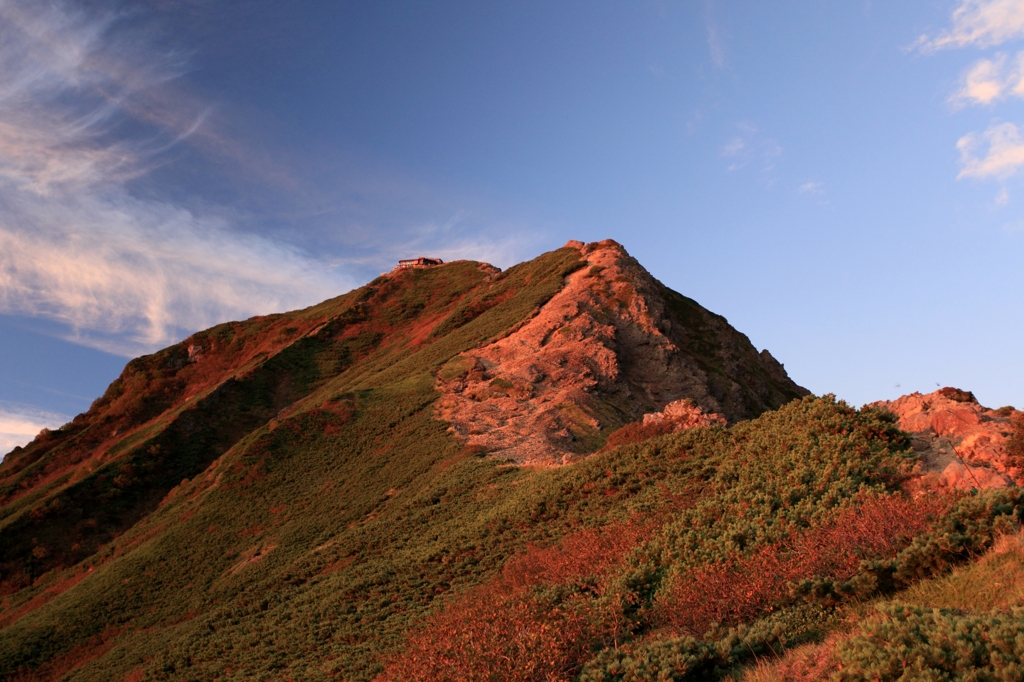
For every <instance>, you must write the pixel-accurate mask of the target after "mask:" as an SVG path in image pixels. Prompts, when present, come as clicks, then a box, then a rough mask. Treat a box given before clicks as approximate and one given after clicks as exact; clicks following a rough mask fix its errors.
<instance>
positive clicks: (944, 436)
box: [870, 387, 1015, 490]
mask: <svg viewBox="0 0 1024 682" xmlns="http://www.w3.org/2000/svg"><path fill="white" fill-rule="evenodd" d="M870 407H881V408H884V409H887V410H889V411H890V412H893V413H894V414H896V415H897V416H898V417H899V418H900V428H902V429H903V430H904V431H909V432H910V433H911V434H913V441H912V444H913V448H914V451H915V452H916V453H917V454H918V455H919V456H920V458H921V461H920V462H919V463H918V464H917V466H916V472H917V473H918V474H920V475H921V481H920V484H921V485H923V486H926V487H940V488H956V489H962V490H970V489H973V488H978V489H984V488H1004V487H1006V486H1010V485H1014V479H1013V476H1014V473H1015V472H1014V471H1013V467H1012V464H1011V463H1010V462H1009V461H1008V459H1007V454H1006V440H1007V439H1008V438H1009V437H1010V435H1011V434H1012V432H1013V426H1012V424H1011V415H1010V414H1009V413H1007V412H1006V411H1002V410H1000V411H997V410H990V409H988V408H986V407H982V406H981V405H979V404H978V401H977V400H976V399H975V398H974V394H972V393H970V392H969V391H962V390H960V389H956V388H948V387H947V388H943V389H940V390H938V391H935V392H934V393H929V394H927V395H921V394H920V393H911V394H910V395H905V396H903V397H901V398H897V399H896V400H893V401H880V402H877V403H872V404H871V405H870Z"/></svg>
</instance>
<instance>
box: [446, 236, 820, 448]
mask: <svg viewBox="0 0 1024 682" xmlns="http://www.w3.org/2000/svg"><path fill="white" fill-rule="evenodd" d="M567 246H568V247H570V248H573V249H576V250H577V251H578V252H579V254H580V258H581V259H582V260H583V263H584V265H583V267H582V268H580V269H579V270H577V271H576V272H574V273H573V274H571V275H570V276H569V277H568V278H567V280H566V283H565V286H563V287H562V289H561V291H559V292H558V293H557V294H556V295H555V296H554V297H552V299H551V300H550V301H548V302H547V303H546V304H545V305H544V306H543V307H542V308H541V309H540V310H539V311H538V312H537V314H536V315H535V316H533V317H532V318H531V319H530V320H528V321H525V322H524V324H523V325H522V326H520V327H519V328H518V329H516V330H515V331H514V332H512V333H511V334H509V335H508V336H506V337H504V338H502V339H500V340H498V341H496V342H494V343H491V344H488V345H485V346H482V347H480V348H475V349H473V350H470V351H466V352H465V353H462V354H460V355H459V356H457V357H455V358H453V359H452V360H451V361H450V362H449V363H448V364H447V365H446V366H445V367H444V368H443V369H442V370H441V372H439V375H438V389H439V390H440V391H441V393H442V398H441V400H440V401H439V402H438V415H439V416H440V417H441V418H442V419H444V420H446V421H449V422H451V424H452V428H453V429H454V430H455V431H456V432H457V433H458V434H459V435H460V436H462V437H463V438H465V439H466V440H467V441H468V442H469V443H470V444H471V445H474V446H478V447H480V448H483V449H485V450H487V451H488V452H491V453H493V454H496V455H499V456H502V457H508V458H511V459H513V460H515V461H516V462H519V463H530V464H555V463H564V462H567V461H571V460H572V459H574V458H578V457H579V456H580V455H582V454H585V453H587V452H593V451H594V450H595V449H597V447H599V446H600V444H601V443H602V442H603V440H604V438H605V437H606V436H607V434H608V432H609V431H610V430H614V429H615V428H618V427H619V426H622V425H623V424H625V423H628V422H632V421H635V420H637V419H640V418H641V417H642V415H643V414H644V413H651V412H656V411H658V410H661V409H662V408H664V407H665V405H667V404H668V403H671V402H674V401H678V400H681V399H684V398H688V399H691V400H692V401H694V403H696V404H697V405H698V406H699V407H700V408H702V409H703V410H704V411H705V412H709V413H721V414H724V415H725V416H726V418H727V419H728V420H729V421H730V422H735V421H739V420H742V419H748V418H751V417H755V416H757V415H759V414H761V413H762V412H764V411H765V410H768V409H773V408H776V407H779V406H780V405H782V404H783V403H785V402H788V401H789V400H792V399H793V398H796V397H799V396H802V395H807V391H806V390H805V389H803V388H801V387H799V386H797V385H796V384H795V383H793V381H792V380H791V379H790V378H789V377H788V376H787V375H786V373H785V370H784V369H783V367H782V365H780V364H779V363H778V362H776V361H775V359H774V358H773V357H772V356H771V355H770V354H769V353H768V352H767V351H764V352H762V353H758V352H757V351H756V349H755V348H754V347H753V346H752V345H751V343H750V341H749V340H748V339H747V337H745V336H744V335H742V334H740V333H739V332H737V331H736V330H735V329H733V328H732V327H731V326H729V324H728V322H726V320H725V319H724V318H722V317H720V316H718V315H715V314H713V313H711V312H709V311H707V310H705V309H704V308H702V307H700V306H699V305H698V304H697V303H696V302H694V301H691V300H690V299H687V298H685V297H683V296H681V295H679V294H677V293H676V292H674V291H671V290H669V289H667V288H666V287H665V286H663V285H662V284H661V283H660V282H658V281H657V280H655V279H654V278H653V277H652V276H651V275H650V273H648V272H647V271H646V270H645V269H644V268H643V267H642V266H641V265H640V264H639V263H638V262H637V261H636V260H635V259H633V258H631V257H630V256H629V254H627V253H626V251H625V249H623V248H622V246H620V245H619V244H617V243H615V242H613V241H611V240H607V241H603V242H598V243H594V244H588V245H584V244H582V243H579V242H570V243H569V244H568V245H567Z"/></svg>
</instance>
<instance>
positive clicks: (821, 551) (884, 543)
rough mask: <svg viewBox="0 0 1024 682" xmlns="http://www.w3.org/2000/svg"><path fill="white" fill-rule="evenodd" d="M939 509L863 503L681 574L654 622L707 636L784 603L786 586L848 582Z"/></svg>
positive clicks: (894, 501)
mask: <svg viewBox="0 0 1024 682" xmlns="http://www.w3.org/2000/svg"><path fill="white" fill-rule="evenodd" d="M945 504H946V502H945V501H944V500H941V499H939V498H932V499H930V500H924V499H921V500H909V499H907V498H904V497H902V496H898V495H894V496H890V497H875V498H868V499H866V500H864V501H863V502H862V503H861V504H859V505H857V506H855V507H852V508H850V509H847V510H846V511H844V512H843V513H842V514H840V515H839V517H838V518H836V519H835V520H834V521H832V522H831V523H827V524H824V525H821V526H818V527H817V528H813V529H811V530H809V531H807V532H805V533H803V534H801V535H799V536H797V537H795V538H793V539H792V540H790V541H789V542H785V543H780V544H774V545H769V546H767V547H764V548H763V549H761V550H760V551H758V552H756V553H755V554H753V555H751V556H747V557H740V558H737V559H735V560H734V561H731V562H726V563H718V564H712V565H709V566H705V567H703V568H700V569H697V570H695V571H692V572H690V573H688V574H686V575H685V576H684V577H682V578H681V579H678V580H677V582H676V583H675V585H674V586H673V587H671V588H670V589H669V591H668V592H667V593H666V594H665V595H664V597H662V598H661V599H659V601H658V605H657V610H658V611H659V612H660V614H661V617H660V619H661V620H663V621H664V622H665V623H666V624H668V625H670V626H672V627H674V628H675V629H677V630H678V631H680V632H685V633H687V634H691V635H694V636H700V635H701V634H702V633H704V632H706V631H707V629H708V627H710V625H711V624H712V623H735V622H741V621H748V620H751V619H753V618H755V617H757V616H758V615H759V614H761V613H763V612H765V611H766V610H768V609H770V608H771V607H772V606H773V605H776V604H779V603H780V602H784V601H785V600H786V598H787V597H788V595H789V593H790V584H791V583H794V582H798V581H800V580H807V579H812V578H831V579H833V580H837V581H843V580H849V579H850V578H852V577H853V576H854V575H856V574H857V572H858V569H859V567H860V562H861V561H862V560H865V559H886V558H892V557H894V556H896V554H897V553H898V552H899V551H900V550H902V549H903V548H904V547H906V546H907V545H908V544H909V543H910V541H911V540H912V539H913V537H914V536H915V535H917V534H919V533H921V532H923V531H925V530H927V529H929V528H930V527H931V526H932V524H933V522H934V519H935V517H936V516H937V515H939V514H940V513H941V512H942V510H943V509H944V508H945Z"/></svg>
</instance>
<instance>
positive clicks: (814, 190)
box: [796, 180, 825, 194]
mask: <svg viewBox="0 0 1024 682" xmlns="http://www.w3.org/2000/svg"><path fill="white" fill-rule="evenodd" d="M824 186H825V183H823V182H818V181H816V180H811V181H810V182H805V183H804V184H802V185H800V186H799V187H797V189H796V191H797V193H798V194H824V193H825V190H824V189H822V187H824Z"/></svg>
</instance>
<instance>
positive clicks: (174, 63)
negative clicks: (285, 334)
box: [0, 0, 355, 355]
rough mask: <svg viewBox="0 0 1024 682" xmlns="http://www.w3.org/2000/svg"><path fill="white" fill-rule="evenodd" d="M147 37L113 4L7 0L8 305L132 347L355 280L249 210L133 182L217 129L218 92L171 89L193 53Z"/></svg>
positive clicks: (1, 59)
mask: <svg viewBox="0 0 1024 682" xmlns="http://www.w3.org/2000/svg"><path fill="white" fill-rule="evenodd" d="M133 30H136V29H133ZM144 38H146V37H145V36H139V35H136V34H132V33H130V32H129V29H127V28H124V27H123V26H121V25H120V24H119V23H118V17H116V16H112V15H96V14H88V13H85V12H83V11H80V10H76V9H73V8H72V7H71V6H70V5H62V4H58V3H45V4H43V3H27V2H14V1H12V0H0V313H16V314H25V315H30V316H40V317H46V318H49V319H52V320H56V321H58V322H61V323H64V324H65V325H67V327H68V329H69V331H68V338H69V339H70V340H73V341H76V342H79V343H83V344H86V345H91V346H95V347H99V348H102V349H104V350H108V351H111V352H116V353H119V354H124V355H136V354H139V353H141V352H149V351H152V350H154V349H155V348H158V347H160V346H161V345H166V344H168V343H170V342H172V341H174V340H176V339H177V338H180V337H181V336H183V335H186V334H188V333H189V332H191V331H194V330H195V329H199V328H202V327H205V326H210V325H212V324H215V323H217V322H221V321H223V320H225V319H231V318H240V317H248V316H251V315H256V314H262V313H268V312H275V311H281V310H285V309H289V308H295V307H300V306H303V305H309V304H312V303H315V302H317V301H320V300H323V299H324V298H327V297H329V296H332V295H337V294H339V293H342V292H344V291H346V290H348V289H351V288H352V287H353V286H354V284H355V282H354V281H353V279H352V278H351V277H349V276H347V275H346V274H344V273H342V272H339V271H338V270H337V268H336V267H331V266H330V265H329V264H327V263H324V262H322V261H321V260H319V259H317V258H314V257H312V256H310V255H308V254H304V253H303V252H301V251H300V250H298V249H296V248H294V247H292V246H289V245H288V244H284V243H279V242H275V241H273V240H270V239H267V238H265V237H261V236H258V235H255V234H250V233H246V232H245V231H244V229H242V225H243V224H244V222H245V216H242V215H238V214H236V213H233V212H231V211H228V210H225V209H223V208H219V207H216V206H195V205H193V206H191V207H185V206H183V205H178V204H175V203H173V202H171V201H167V200H158V199H154V198H152V197H151V196H149V197H146V198H140V197H139V196H137V195H135V194H133V192H132V190H131V189H130V188H131V186H132V185H131V183H132V181H135V180H138V179H139V178H143V177H144V176H146V175H147V174H148V173H149V172H150V171H151V170H153V168H155V167H157V166H160V165H161V164H164V163H167V162H168V158H167V154H168V152H169V151H170V150H173V149H174V148H175V147H176V146H177V145H180V144H182V143H183V142H186V141H188V140H190V138H191V137H193V136H195V135H197V134H201V135H203V136H204V140H207V141H208V140H209V138H210V134H209V132H208V131H205V130H204V129H203V126H204V121H205V119H206V115H207V113H208V111H209V110H210V106H209V105H207V104H206V103H203V102H200V101H198V100H196V99H195V98H194V97H189V96H177V95H178V94H179V93H180V91H179V90H175V89H174V83H175V81H176V80H177V79H178V78H179V77H180V76H181V75H182V74H183V73H185V71H186V70H187V59H186V57H185V56H184V55H183V54H182V53H181V52H180V51H175V50H173V49H155V48H153V47H145V46H147V45H152V41H149V40H147V39H144Z"/></svg>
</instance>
